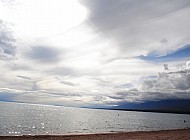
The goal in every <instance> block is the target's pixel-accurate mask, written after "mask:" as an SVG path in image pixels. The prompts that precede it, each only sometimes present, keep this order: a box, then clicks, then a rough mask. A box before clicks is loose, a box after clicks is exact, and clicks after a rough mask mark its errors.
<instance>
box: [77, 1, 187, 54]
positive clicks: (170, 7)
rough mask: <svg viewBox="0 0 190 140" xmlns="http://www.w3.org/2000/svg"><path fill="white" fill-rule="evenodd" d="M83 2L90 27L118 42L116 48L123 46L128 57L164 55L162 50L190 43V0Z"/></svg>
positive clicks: (122, 48) (123, 50) (123, 52)
mask: <svg viewBox="0 0 190 140" xmlns="http://www.w3.org/2000/svg"><path fill="white" fill-rule="evenodd" d="M80 2H81V3H82V4H83V5H85V6H86V7H87V8H88V9H89V17H88V20H87V23H88V25H89V26H90V27H92V28H94V30H96V31H97V32H100V33H101V34H103V35H104V37H105V38H108V39H111V40H114V41H115V43H116V44H115V45H114V46H119V49H120V50H121V54H122V55H124V56H126V55H128V56H130V55H136V54H138V53H141V54H147V53H148V52H151V51H157V50H159V51H162V50H160V48H163V47H165V49H170V50H171V49H174V48H173V47H176V45H178V47H179V43H182V41H183V40H185V39H188V36H189V33H190V31H187V29H188V26H187V25H188V24H190V20H189V19H187V15H188V13H189V6H190V1H189V0H173V1H165V0H159V1H156V0H103V1H102V0H90V1H89V0H80ZM171 24H172V26H171ZM171 34H172V35H173V36H172V37H171ZM180 36H182V37H180ZM163 38H164V39H163ZM174 40H175V41H174ZM139 49H141V51H139Z"/></svg>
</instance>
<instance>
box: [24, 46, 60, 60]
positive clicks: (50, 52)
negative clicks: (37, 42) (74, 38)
mask: <svg viewBox="0 0 190 140" xmlns="http://www.w3.org/2000/svg"><path fill="white" fill-rule="evenodd" d="M60 55H61V52H60V51H59V50H58V49H54V48H53V47H47V46H32V47H31V51H30V52H27V53H26V57H28V58H30V59H32V60H34V61H37V62H40V63H55V62H58V61H60Z"/></svg>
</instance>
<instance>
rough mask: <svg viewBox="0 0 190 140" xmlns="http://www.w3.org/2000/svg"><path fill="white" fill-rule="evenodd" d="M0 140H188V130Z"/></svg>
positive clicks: (16, 137)
mask: <svg viewBox="0 0 190 140" xmlns="http://www.w3.org/2000/svg"><path fill="white" fill-rule="evenodd" d="M0 140H190V129H181V130H162V131H149V132H121V133H106V134H84V135H39V136H0Z"/></svg>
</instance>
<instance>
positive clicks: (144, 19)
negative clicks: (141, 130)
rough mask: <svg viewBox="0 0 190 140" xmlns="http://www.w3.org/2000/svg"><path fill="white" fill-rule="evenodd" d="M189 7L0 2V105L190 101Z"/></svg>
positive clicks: (84, 0)
mask: <svg viewBox="0 0 190 140" xmlns="http://www.w3.org/2000/svg"><path fill="white" fill-rule="evenodd" d="M189 6H190V1H189V0H173V1H165V0H159V1H152V0H103V1H102V0H90V1H89V0H79V1H75V0H69V1H62V0H49V1H45V0H40V1H38V0H29V1H27V2H26V1H25V0H19V1H17V0H14V1H9V2H5V1H0V11H3V12H0V67H1V69H0V73H1V75H0V79H1V81H0V100H2V101H14V102H27V103H42V104H56V105H58V104H59V105H65V106H93V105H94V106H112V105H117V104H120V103H122V102H138V101H145V100H156V99H167V98H190V96H189V93H190V89H189V88H190V76H189V70H188V69H187V68H186V66H185V62H186V61H188V60H189V54H190V49H189V48H190V47H189V43H190V38H189V34H190V30H189V27H188V26H189V24H190V19H189V18H188V17H189V13H190V7H189ZM5 60H10V61H5ZM163 66H164V67H163Z"/></svg>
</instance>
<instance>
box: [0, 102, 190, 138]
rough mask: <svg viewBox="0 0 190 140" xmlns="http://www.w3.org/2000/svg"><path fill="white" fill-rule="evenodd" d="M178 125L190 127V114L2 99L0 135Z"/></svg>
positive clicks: (0, 103) (144, 129)
mask: <svg viewBox="0 0 190 140" xmlns="http://www.w3.org/2000/svg"><path fill="white" fill-rule="evenodd" d="M184 120H186V122H184ZM178 128H190V115H183V114H164V113H149V112H148V113H146V112H132V111H115V110H97V109H83V108H71V107H60V106H48V105H31V104H19V103H6V102H0V135H37V134H40V135H41V134H48V135H49V134H79V133H80V134H81V133H104V132H120V131H148V130H163V129H178Z"/></svg>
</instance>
